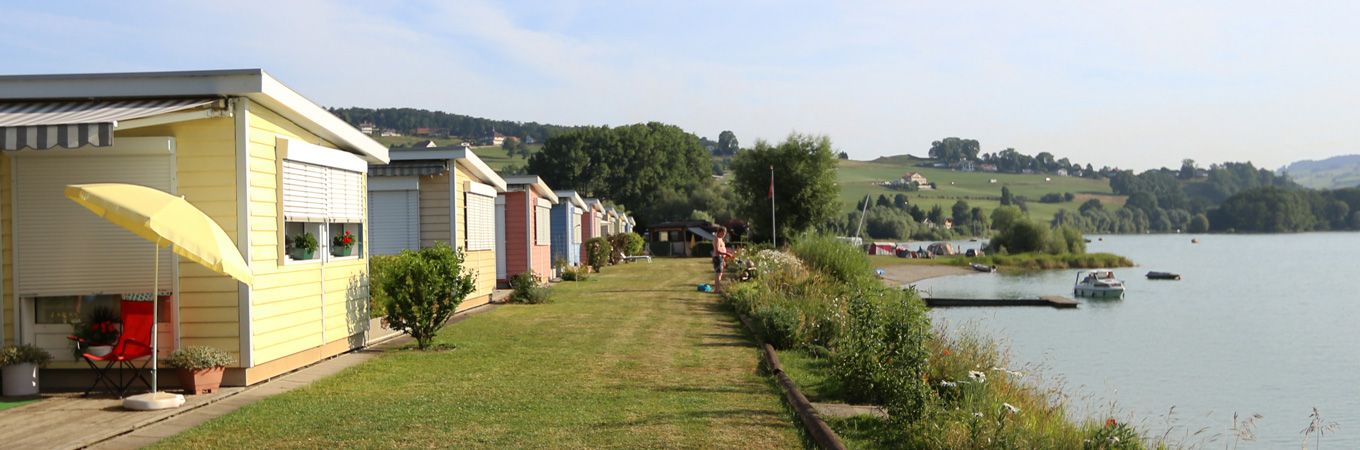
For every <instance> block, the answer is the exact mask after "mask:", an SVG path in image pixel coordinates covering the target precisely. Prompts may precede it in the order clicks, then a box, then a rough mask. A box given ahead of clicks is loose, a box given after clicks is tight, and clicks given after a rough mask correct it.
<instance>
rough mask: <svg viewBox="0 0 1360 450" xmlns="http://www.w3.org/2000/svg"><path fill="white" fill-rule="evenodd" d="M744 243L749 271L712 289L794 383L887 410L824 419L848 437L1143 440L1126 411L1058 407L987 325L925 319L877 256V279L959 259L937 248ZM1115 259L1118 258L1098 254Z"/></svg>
mask: <svg viewBox="0 0 1360 450" xmlns="http://www.w3.org/2000/svg"><path fill="white" fill-rule="evenodd" d="M744 252H746V253H745V254H741V255H739V257H740V258H742V259H743V260H746V261H753V262H754V264H755V266H756V268H757V273H758V276H757V277H756V278H755V279H753V280H752V281H749V282H743V283H736V284H734V285H733V286H732V287H731V288H729V289H728V290H727V293H726V294H724V299H725V300H726V301H727V303H728V304H729V305H731V307H732V308H733V309H735V310H736V311H737V312H739V313H743V314H747V315H748V316H750V317H751V319H752V323H753V325H754V328H755V329H756V333H758V334H759V335H760V337H761V338H763V339H764V340H765V342H768V343H770V344H771V345H773V346H774V347H775V348H776V349H777V350H779V352H780V353H779V356H780V359H781V360H782V361H783V363H784V366H785V371H786V373H788V374H789V376H790V377H791V378H793V380H794V381H795V383H796V384H797V385H798V386H799V388H800V389H802V390H804V394H805V395H807V396H808V397H809V398H810V399H812V400H813V401H818V402H832V403H849V404H874V405H880V406H882V408H883V409H884V410H885V411H886V412H887V414H888V417H887V418H878V417H870V416H856V417H851V418H844V419H835V418H833V419H831V420H829V421H828V423H829V424H830V425H831V427H832V429H833V430H835V431H836V433H837V434H838V435H840V436H841V437H842V439H843V440H844V441H845V442H846V444H847V446H848V447H850V448H867V449H879V448H882V449H898V448H904V449H1027V448H1063V449H1141V448H1145V447H1144V441H1143V438H1142V436H1140V434H1139V431H1138V430H1137V429H1136V428H1135V427H1134V426H1133V425H1132V424H1129V423H1127V421H1126V420H1123V419H1116V418H1104V417H1102V418H1091V419H1081V418H1077V417H1072V416H1069V415H1068V407H1067V405H1065V404H1064V401H1063V399H1065V398H1067V397H1066V396H1065V395H1063V393H1062V392H1061V389H1059V388H1054V387H1053V386H1052V385H1051V383H1049V382H1047V381H1048V380H1046V377H1042V376H1037V375H1036V374H1034V373H1026V370H1027V369H1022V368H1017V367H1010V366H1009V365H1008V364H1010V363H1011V361H1009V359H1008V356H1007V355H1008V353H1007V352H1005V351H1004V349H1002V348H1001V347H1000V346H999V344H998V343H997V342H996V341H995V340H994V339H993V338H992V337H991V336H990V335H987V334H984V333H980V332H977V331H976V330H974V329H966V330H965V329H960V328H953V329H946V328H945V327H941V326H937V325H932V323H931V318H930V316H929V314H928V313H927V310H926V308H925V306H924V303H923V302H922V300H921V298H920V295H919V294H918V293H917V292H916V291H915V290H914V289H911V288H906V289H903V288H898V287H895V286H885V285H884V284H883V283H882V282H881V281H879V280H878V279H876V277H874V276H873V271H874V269H875V267H876V266H877V267H886V268H885V269H884V270H885V277H884V278H885V279H888V278H889V276H888V274H887V273H886V272H888V271H889V270H892V274H893V276H894V277H899V278H898V279H911V278H917V277H919V278H917V279H924V278H928V277H930V276H942V275H949V274H958V273H968V272H970V271H968V270H965V269H962V268H959V267H956V266H955V265H953V264H951V263H946V261H942V260H940V259H936V260H934V261H932V263H931V264H909V263H903V264H885V263H886V261H885V260H884V259H878V258H875V259H871V257H869V256H868V255H865V254H864V253H863V252H862V251H860V250H859V249H857V248H854V247H852V246H848V245H845V244H844V243H841V242H839V241H837V240H835V239H834V238H830V237H811V238H807V239H804V240H801V241H796V242H793V243H791V245H790V247H789V248H788V252H787V253H785V252H779V251H773V250H762V251H758V252H757V251H744ZM1078 256H1081V255H1078ZM1111 256H1114V255H1111ZM894 259H900V258H894ZM959 259H961V260H962V258H959ZM900 260H902V261H911V260H906V259H900ZM1034 260H1035V261H1044V260H1046V259H1045V258H1037V259H1034ZM1098 260H1102V261H1103V260H1104V259H1098ZM1120 260H1123V261H1127V259H1122V258H1118V257H1116V258H1110V259H1109V261H1120ZM919 261H931V260H919ZM1076 261H1081V260H1076ZM966 262H967V261H966V260H964V261H962V262H961V263H962V264H966ZM1023 264H1024V263H1020V265H1023ZM890 282H891V281H890ZM903 284H907V283H903ZM1152 445H1154V446H1156V445H1157V443H1155V442H1153V443H1152Z"/></svg>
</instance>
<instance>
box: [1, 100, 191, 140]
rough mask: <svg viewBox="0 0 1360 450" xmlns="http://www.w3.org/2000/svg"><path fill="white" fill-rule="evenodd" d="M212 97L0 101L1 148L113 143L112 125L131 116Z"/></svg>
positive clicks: (161, 111) (173, 108) (172, 109)
mask: <svg viewBox="0 0 1360 450" xmlns="http://www.w3.org/2000/svg"><path fill="white" fill-rule="evenodd" d="M214 101H215V100H211V99H169V100H115V101H83V102H15V103H7V102H0V148H3V149H4V150H20V149H24V148H32V149H35V150H47V149H50V148H53V147H65V148H76V147H83V146H87V145H91V146H95V147H107V146H110V145H113V129H114V128H115V127H117V124H118V121H120V120H131V119H137V118H142V117H148V116H154V115H157V114H164V113H168V112H175V111H179V110H183V109H189V108H194V107H198V106H203V105H206V104H209V103H212V102H214Z"/></svg>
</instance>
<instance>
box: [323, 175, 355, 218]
mask: <svg viewBox="0 0 1360 450" xmlns="http://www.w3.org/2000/svg"><path fill="white" fill-rule="evenodd" d="M328 191H329V194H330V196H329V198H330V202H329V205H330V221H331V222H344V223H360V222H363V221H364V174H361V173H359V172H351V171H348V170H341V169H330V186H329V187H328Z"/></svg>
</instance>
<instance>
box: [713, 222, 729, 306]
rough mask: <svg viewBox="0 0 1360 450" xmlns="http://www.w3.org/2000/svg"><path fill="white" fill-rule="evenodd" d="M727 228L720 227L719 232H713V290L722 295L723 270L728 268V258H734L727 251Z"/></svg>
mask: <svg viewBox="0 0 1360 450" xmlns="http://www.w3.org/2000/svg"><path fill="white" fill-rule="evenodd" d="M726 239H727V228H726V227H724V226H722V225H718V230H717V231H715V232H713V290H714V292H717V293H719V294H721V293H722V281H723V269H724V268H725V267H726V266H727V259H726V258H727V257H729V256H732V252H729V251H727V242H725V241H726Z"/></svg>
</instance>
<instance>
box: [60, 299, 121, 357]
mask: <svg viewBox="0 0 1360 450" xmlns="http://www.w3.org/2000/svg"><path fill="white" fill-rule="evenodd" d="M120 321H121V318H120V317H118V313H117V312H114V311H113V308H109V307H107V306H99V307H95V308H94V309H93V310H90V314H89V315H87V316H85V318H84V320H82V321H79V322H73V323H71V326H72V327H73V328H75V331H74V332H73V333H72V334H73V335H74V336H72V337H73V338H74V339H72V341H73V342H74V343H75V356H76V358H80V355H81V354H84V353H89V354H91V355H94V356H104V355H107V354H109V352H112V351H113V344H114V343H115V342H117V341H118V334H119V333H120V331H119V329H118V324H119V323H120Z"/></svg>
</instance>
